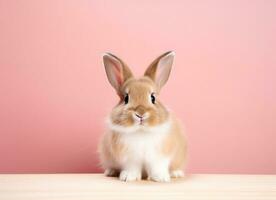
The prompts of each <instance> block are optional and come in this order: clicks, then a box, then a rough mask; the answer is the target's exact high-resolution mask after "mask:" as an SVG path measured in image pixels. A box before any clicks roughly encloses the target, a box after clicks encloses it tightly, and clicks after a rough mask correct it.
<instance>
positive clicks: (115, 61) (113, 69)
mask: <svg viewBox="0 0 276 200" xmlns="http://www.w3.org/2000/svg"><path fill="white" fill-rule="evenodd" d="M103 63H104V67H105V72H106V75H107V78H108V81H109V83H110V84H111V85H112V86H113V87H114V88H115V90H116V91H117V92H118V93H119V92H120V87H121V86H122V84H123V83H124V82H125V81H126V80H127V79H129V78H130V77H132V76H133V75H132V73H131V71H130V69H129V68H128V67H127V65H126V64H125V63H124V62H123V61H122V60H121V59H119V58H118V57H116V56H114V55H113V54H111V53H105V54H104V55H103Z"/></svg>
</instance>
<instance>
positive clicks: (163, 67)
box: [99, 51, 187, 182]
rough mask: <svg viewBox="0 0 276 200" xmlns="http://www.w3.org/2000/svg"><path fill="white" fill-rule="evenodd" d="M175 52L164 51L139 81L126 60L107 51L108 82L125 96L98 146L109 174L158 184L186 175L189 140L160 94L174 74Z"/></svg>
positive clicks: (114, 110)
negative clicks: (187, 140) (172, 71)
mask: <svg viewBox="0 0 276 200" xmlns="http://www.w3.org/2000/svg"><path fill="white" fill-rule="evenodd" d="M174 56H175V53H174V52H173V51H169V52H166V53H164V54H162V55H161V56H159V57H158V58H156V59H155V60H154V61H153V62H152V63H151V64H150V66H149V67H148V68H147V69H146V71H145V73H144V76H143V77H141V78H139V79H136V78H134V76H133V74H132V72H131V70H130V69H129V67H128V66H127V65H126V64H125V63H124V62H123V61H122V60H121V59H119V58H118V57H116V56H115V55H113V54H111V53H105V54H104V55H103V64H104V67H105V72H106V75H107V78H108V81H109V83H110V84H111V85H112V86H113V87H114V89H115V90H116V92H117V94H118V96H119V97H120V101H119V103H118V104H117V105H116V106H115V107H114V108H113V110H112V111H111V114H110V115H109V116H108V118H107V130H106V132H105V134H104V135H103V137H102V139H101V141H100V144H99V156H100V163H101V165H102V167H103V169H104V170H105V171H104V174H105V175H106V176H118V177H119V179H120V180H122V181H135V180H141V178H144V177H145V178H147V179H148V180H152V181H157V182H169V181H170V180H171V178H177V177H183V176H184V172H183V167H184V166H185V165H186V160H187V142H186V139H185V137H184V135H183V134H182V128H181V126H180V123H179V121H178V120H177V119H176V117H175V116H174V115H173V114H172V113H171V112H170V111H169V110H168V109H167V108H166V107H165V106H164V105H163V104H162V103H161V102H160V99H159V96H158V95H159V93H160V89H161V88H162V87H163V86H164V85H165V83H166V82H167V80H168V78H169V75H170V72H171V68H172V65H173V60H174Z"/></svg>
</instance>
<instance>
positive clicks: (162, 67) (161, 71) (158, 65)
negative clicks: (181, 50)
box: [144, 51, 175, 90]
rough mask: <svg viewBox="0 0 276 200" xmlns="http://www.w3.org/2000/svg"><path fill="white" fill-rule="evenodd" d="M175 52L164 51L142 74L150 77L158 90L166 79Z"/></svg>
mask: <svg viewBox="0 0 276 200" xmlns="http://www.w3.org/2000/svg"><path fill="white" fill-rule="evenodd" d="M174 56H175V53H174V52H173V51H169V52H166V53H164V54H162V55H161V56H159V57H158V58H156V59H155V60H154V61H153V62H152V63H151V64H150V66H149V67H148V68H147V70H146V71H145V73H144V75H145V76H147V77H149V78H151V79H152V80H153V81H154V82H155V83H156V85H157V87H158V90H160V89H161V88H162V87H163V86H164V85H165V83H166V82H167V81H168V79H169V76H170V73H171V69H172V65H173V61H174Z"/></svg>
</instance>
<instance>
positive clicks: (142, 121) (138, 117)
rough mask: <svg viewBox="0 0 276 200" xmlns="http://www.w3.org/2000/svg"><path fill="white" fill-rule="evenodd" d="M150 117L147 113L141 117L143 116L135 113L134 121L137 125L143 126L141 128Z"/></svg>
mask: <svg viewBox="0 0 276 200" xmlns="http://www.w3.org/2000/svg"><path fill="white" fill-rule="evenodd" d="M148 117H149V116H148V114H147V113H145V114H143V115H141V114H139V113H134V114H133V118H134V121H136V122H137V124H139V125H141V126H143V125H145V121H146V119H147V118H148Z"/></svg>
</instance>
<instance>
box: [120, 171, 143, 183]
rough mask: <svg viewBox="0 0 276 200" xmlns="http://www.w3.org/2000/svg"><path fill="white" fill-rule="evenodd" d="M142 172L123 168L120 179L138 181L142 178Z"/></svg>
mask: <svg viewBox="0 0 276 200" xmlns="http://www.w3.org/2000/svg"><path fill="white" fill-rule="evenodd" d="M141 177H142V175H141V172H140V171H138V170H122V171H121V173H120V177H119V179H120V180H121V181H137V180H141Z"/></svg>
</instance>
